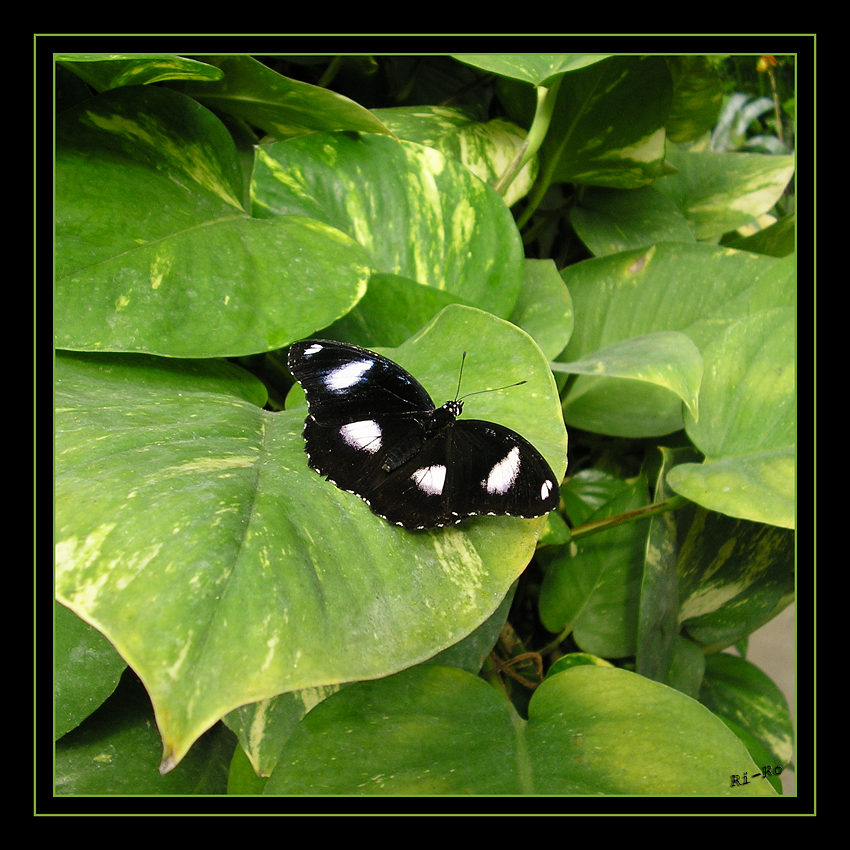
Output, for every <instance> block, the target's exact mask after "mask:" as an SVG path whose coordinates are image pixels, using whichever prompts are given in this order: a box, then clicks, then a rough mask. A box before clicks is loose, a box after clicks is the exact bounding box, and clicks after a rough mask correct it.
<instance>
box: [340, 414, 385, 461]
mask: <svg viewBox="0 0 850 850" xmlns="http://www.w3.org/2000/svg"><path fill="white" fill-rule="evenodd" d="M339 435H340V437H342V439H343V440H345V442H346V443H347V444H348V445H349V446H351V447H352V448H355V449H360V450H362V451H366V452H369V454H375V452H376V451H378V449H380V448H381V437H382V436H383V432H382V431H381V426H380V425H379V424H378V423H377V422H375V420H374V419H361V420H360V421H359V422H349V423H348V424H346V425H343V426H342V427H341V428H340V429H339Z"/></svg>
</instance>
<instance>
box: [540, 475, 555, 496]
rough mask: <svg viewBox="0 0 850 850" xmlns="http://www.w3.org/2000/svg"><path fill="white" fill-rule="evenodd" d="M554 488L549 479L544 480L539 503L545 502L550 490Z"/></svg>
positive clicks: (553, 483)
mask: <svg viewBox="0 0 850 850" xmlns="http://www.w3.org/2000/svg"><path fill="white" fill-rule="evenodd" d="M554 486H555V482H554V481H551V480H550V479H548V478H547V479H546V480H545V481H544V482H543V484H542V485H541V487H540V501H541V502H545V501H546V500H547V499H548V498H549V494H550V493H551V492H552V488H553V487H554Z"/></svg>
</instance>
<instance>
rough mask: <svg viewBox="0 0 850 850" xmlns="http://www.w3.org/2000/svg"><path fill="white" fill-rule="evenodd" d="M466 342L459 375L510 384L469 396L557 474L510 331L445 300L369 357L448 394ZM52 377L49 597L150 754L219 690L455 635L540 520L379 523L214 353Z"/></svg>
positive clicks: (226, 693)
mask: <svg viewBox="0 0 850 850" xmlns="http://www.w3.org/2000/svg"><path fill="white" fill-rule="evenodd" d="M464 350H466V351H467V352H468V356H467V360H466V368H465V370H464V388H465V389H467V390H469V391H473V390H478V389H486V388H488V387H496V386H504V385H505V384H508V383H510V382H511V381H517V380H521V379H525V380H527V382H528V383H527V384H526V385H524V386H523V387H522V388H516V389H513V390H511V391H505V392H500V393H488V394H486V395H482V396H478V397H476V400H475V404H474V408H468V412H469V413H472V412H473V410H474V415H475V416H476V417H480V418H483V419H487V420H492V421H497V422H500V423H503V424H505V425H507V426H508V427H512V428H514V429H515V430H517V431H519V432H520V433H522V434H523V435H524V436H525V437H526V438H527V439H529V440H531V441H532V442H533V443H534V444H535V445H536V446H537V448H538V449H539V450H540V451H541V452H542V453H543V455H544V456H546V458H547V459H548V460H549V462H550V464H551V466H552V467H553V469H554V471H555V473H556V474H557V475H558V476H559V477H560V476H562V475H563V470H564V468H565V462H566V433H565V431H564V427H563V424H562V422H561V420H560V417H559V415H558V407H557V405H558V399H557V392H556V388H555V384H554V380H553V378H552V375H551V372H550V371H549V369H548V366H547V364H546V361H545V359H544V358H543V357H542V356H541V354H540V352H539V350H538V349H537V348H536V346H535V345H534V344H533V342H532V341H531V340H530V338H528V337H527V336H526V335H525V334H524V333H522V331H520V330H518V329H516V328H514V327H513V326H511V325H508V324H507V323H505V322H501V321H499V320H497V319H495V318H494V317H492V316H490V315H488V314H486V313H483V312H480V311H477V310H471V309H469V308H461V307H454V308H449V309H447V310H446V311H444V313H443V314H441V316H440V317H438V318H437V319H435V320H434V321H433V322H432V323H431V325H430V326H429V327H428V328H426V329H425V330H424V331H423V332H422V333H421V334H420V335H419V337H418V338H417V339H416V340H415V341H411V342H409V343H408V344H406V345H405V346H404V347H403V348H402V349H398V350H397V351H395V352H389V354H390V356H392V357H393V359H395V360H396V361H397V362H399V363H401V364H402V365H403V366H405V367H406V368H408V369H410V370H411V371H412V372H413V374H415V375H417V377H418V378H420V379H421V380H422V382H423V384H424V386H425V387H426V389H428V390H429V391H430V392H431V393H432V394H433V395H434V397H435V398H440V397H445V398H451V397H453V396H454V393H455V390H456V386H457V374H458V367H459V365H460V361H461V355H462V352H463V351H464ZM56 377H57V383H56V403H57V410H56V458H57V461H56V463H57V479H56V541H57V543H56V592H57V598H58V599H59V600H60V601H61V602H62V603H63V604H65V605H67V606H68V607H69V608H71V609H72V610H73V611H75V612H76V613H77V614H78V615H79V616H80V617H82V618H83V619H84V620H86V622H88V623H91V624H92V625H94V626H95V627H96V628H97V629H98V630H100V631H101V632H103V633H104V634H105V635H106V636H107V637H108V638H109V640H110V641H111V642H112V643H113V645H114V646H115V647H116V649H117V650H118V652H119V653H120V654H121V656H122V657H123V658H124V659H125V660H126V661H127V663H128V664H129V665H130V666H131V667H133V669H134V670H135V671H136V672H137V673H138V674H139V676H140V677H141V679H142V680H143V682H144V684H145V687H146V688H147V690H148V693H149V694H150V696H151V700H152V702H153V704H154V708H155V712H156V717H157V724H158V726H159V728H160V731H161V733H162V737H163V742H164V763H163V766H164V768H165V769H168V768H170V767H171V766H173V764H175V763H176V762H178V761H180V759H181V758H182V757H183V756H184V755H185V753H186V752H187V750H188V749H189V747H190V746H191V744H192V742H193V741H194V740H195V739H196V738H197V737H198V736H199V735H200V734H201V733H202V732H203V731H204V730H206V729H207V728H209V727H210V726H211V725H212V724H213V723H214V722H215V721H216V720H218V719H219V718H220V717H222V716H223V715H224V714H226V713H227V712H229V711H231V710H233V709H234V708H236V707H237V706H239V705H244V704H246V703H249V702H256V701H258V700H262V699H266V698H268V697H271V696H274V695H276V694H279V693H283V692H286V691H292V690H300V689H303V688H308V687H318V686H321V685H331V684H335V683H339V682H346V681H353V680H358V679H365V678H374V677H379V676H386V675H388V674H389V673H391V672H394V671H396V670H399V669H401V668H403V667H406V666H409V665H411V664H415V663H417V662H419V661H422V660H424V659H426V658H428V657H430V656H432V655H434V654H435V653H436V652H438V651H439V650H441V649H444V648H445V647H447V646H450V645H451V644H454V643H456V642H457V641H458V640H460V639H461V638H462V637H464V636H465V635H467V634H469V633H470V632H471V631H472V630H473V629H475V628H476V627H477V626H478V625H480V624H481V623H482V622H483V621H484V620H485V619H487V617H489V616H490V615H491V614H492V613H493V611H494V610H495V609H496V608H497V607H498V605H499V604H500V603H501V601H502V599H503V598H504V596H505V594H506V593H507V592H508V589H509V588H510V586H511V584H512V583H513V582H514V580H515V579H516V577H517V576H518V575H519V573H520V572H521V571H522V570H523V569H524V567H525V566H526V564H527V563H528V561H529V559H530V557H531V554H532V552H533V551H534V545H535V541H536V537H537V534H538V532H539V530H540V528H541V527H542V525H543V520H532V521H528V520H521V519H514V518H510V517H481V518H474V519H472V520H468V521H466V522H464V523H463V524H462V525H461V526H459V527H452V528H447V529H443V530H440V531H434V532H424V533H413V532H407V531H404V530H403V529H401V528H398V527H396V526H392V525H390V524H389V523H386V522H384V521H383V520H381V519H379V518H378V517H376V516H374V515H373V514H372V513H370V511H369V509H368V506H367V505H366V504H365V503H364V502H362V501H361V500H360V499H358V498H357V497H356V496H354V495H352V494H350V493H345V492H343V491H341V490H338V489H337V488H336V487H334V486H333V485H332V484H329V483H328V482H326V481H324V480H323V479H322V478H321V477H320V476H318V475H316V474H315V473H314V472H312V471H311V470H310V469H309V468H308V466H307V459H306V455H305V454H304V446H303V441H302V439H301V431H302V428H303V421H304V411H303V410H293V411H289V410H288V411H285V412H283V413H270V412H268V411H264V410H261V409H260V408H259V407H258V404H261V403H262V401H263V400H264V394H260V393H258V383H257V382H256V380H255V379H253V378H249V377H248V376H247V374H246V373H243V372H242V371H241V370H239V369H238V368H236V367H233V366H230V365H229V364H225V363H219V362H216V361H185V362H184V361H173V360H163V359H157V358H150V357H144V356H119V355H111V356H107V355H103V354H101V355H60V356H59V357H57V363H56ZM470 403H471V402H470ZM530 410H532V411H534V417H533V418H530V417H529V411H530ZM400 563H403V564H404V565H405V568H404V569H403V570H399V564H400ZM435 612H443V614H442V615H441V614H439V613H438V614H437V616H436V618H435Z"/></svg>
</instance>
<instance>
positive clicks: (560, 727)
mask: <svg viewBox="0 0 850 850" xmlns="http://www.w3.org/2000/svg"><path fill="white" fill-rule="evenodd" d="M757 772H758V768H757V767H756V765H755V762H753V760H752V758H751V757H750V755H749V754H748V753H747V750H746V749H745V748H744V746H743V745H742V744H741V742H740V741H739V740H738V739H737V738H736V737H735V735H733V734H732V732H730V731H729V730H728V729H727V728H726V726H725V725H724V724H723V723H722V722H721V721H720V720H718V718H716V717H715V716H714V715H713V714H712V713H711V712H710V711H708V709H706V708H705V707H704V706H702V705H700V704H699V703H698V702H696V701H695V700H692V699H690V698H688V697H686V696H684V695H683V694H681V693H679V692H678V691H675V690H673V689H672V688H668V687H666V686H665V685H661V684H658V683H657V682H652V681H650V680H649V679H644V678H643V677H641V676H637V675H636V674H634V673H629V672H628V671H626V670H619V669H616V668H613V667H600V666H593V665H584V666H580V667H575V668H573V669H569V670H567V671H566V672H563V673H558V674H557V675H554V676H551V677H547V679H546V680H545V681H544V682H543V684H542V685H541V686H540V687H539V688H538V689H537V691H536V692H535V694H534V696H533V697H532V699H531V703H530V705H529V712H528V721H524V720H522V719H521V718H520V717H519V716H518V715H517V714H516V712H515V711H514V710H513V708H512V706H511V705H510V703H509V702H507V701H506V700H504V699H503V697H501V696H500V695H499V693H498V692H497V691H496V690H494V689H493V688H491V687H490V686H489V685H487V684H486V683H485V682H484V681H482V680H481V679H479V678H475V677H473V676H471V675H469V674H468V673H465V672H463V671H461V670H457V669H455V668H450V667H418V668H415V669H413V670H406V671H405V672H404V673H401V674H399V675H398V676H393V677H391V678H389V679H383V680H381V681H380V682H363V683H359V684H357V685H353V686H352V687H350V688H345V689H344V690H342V691H340V692H339V693H338V694H334V695H333V696H332V697H330V698H328V699H327V700H325V701H324V702H323V703H322V704H321V705H319V706H317V707H316V708H315V709H314V710H313V711H312V712H311V713H310V714H309V715H307V717H306V718H305V719H304V720H303V721H302V722H301V724H300V725H299V727H298V728H297V729H296V730H295V732H294V734H293V736H292V738H291V739H290V741H289V743H288V744H287V746H286V747H285V748H284V751H283V754H282V756H281V759H280V762H279V764H278V767H277V769H276V770H275V772H274V773H273V774H272V777H271V779H270V780H269V782H268V784H267V786H266V793H267V794H282V795H297V794H352V795H358V796H359V795H373V794H374V795H380V794H411V795H413V794H416V795H418V794H526V795H546V794H553V795H555V794H557V795H563V794H670V795H681V794H706V795H731V796H742V795H751V794H752V795H768V796H772V795H773V794H774V791H773V789H772V788H771V787H770V785H769V784H768V783H767V782H764V781H761V782H757V781H753V782H751V783H749V784H747V785H743V786H742V785H735V784H734V783H733V782H732V780H731V777H732V776H734V775H737V776H739V777H740V776H742V775H743V774H744V773H748V774H750V775H754V774H756V773H757Z"/></svg>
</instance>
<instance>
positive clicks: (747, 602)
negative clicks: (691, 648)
mask: <svg viewBox="0 0 850 850" xmlns="http://www.w3.org/2000/svg"><path fill="white" fill-rule="evenodd" d="M676 522H677V525H678V537H677V548H678V551H679V560H678V565H677V573H678V593H679V623H680V626H681V627H682V628H683V629H684V631H685V633H686V634H687V635H688V636H689V637H690V638H691V639H692V640H694V641H695V642H696V643H698V644H699V645H701V646H702V647H703V649H704V651H705V652H706V653H710V652H718V651H719V650H721V649H725V648H726V647H727V646H732V644H735V643H737V642H738V641H740V640H742V639H743V638H745V637H747V635H750V634H752V633H753V632H754V631H755V630H756V629H758V628H760V627H761V626H763V625H764V624H765V623H767V622H769V621H770V620H772V619H773V618H774V617H775V616H776V615H777V614H778V613H779V612H780V611H782V610H783V609H784V608H786V607H787V606H788V605H789V604H790V603H791V602H792V601H793V599H794V534H793V532H792V531H789V530H788V529H785V528H778V527H776V526H773V525H763V524H761V523H756V522H748V521H746V520H736V519H732V518H731V517H728V516H724V515H723V514H719V513H713V512H711V511H706V510H705V509H703V508H700V507H698V506H696V505H689V506H687V507H686V508H685V509H683V510H679V511H677V512H676Z"/></svg>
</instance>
